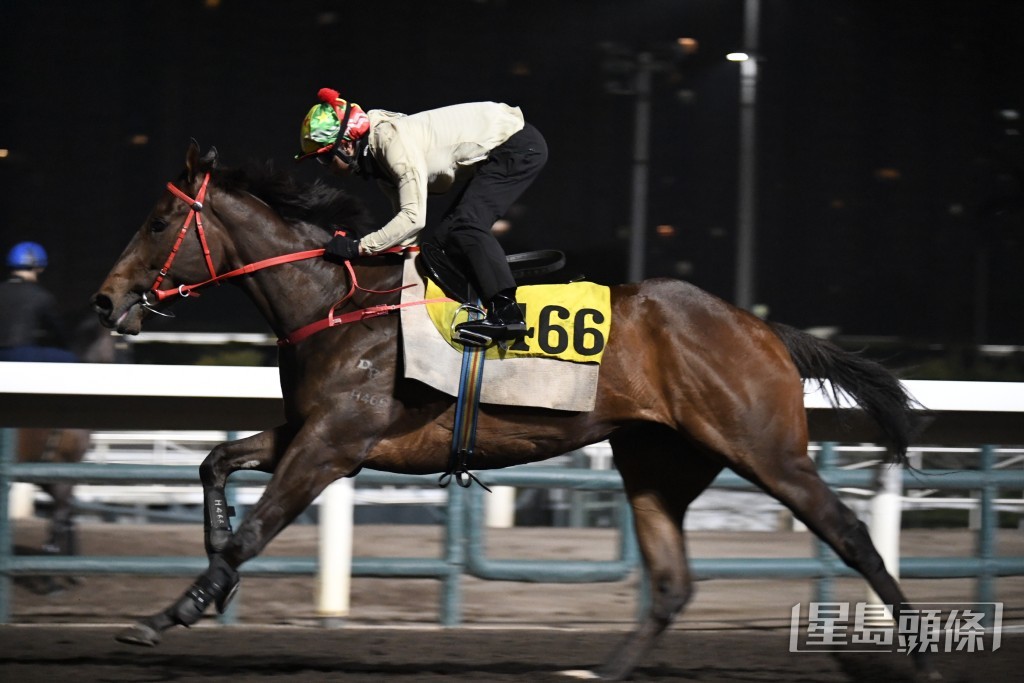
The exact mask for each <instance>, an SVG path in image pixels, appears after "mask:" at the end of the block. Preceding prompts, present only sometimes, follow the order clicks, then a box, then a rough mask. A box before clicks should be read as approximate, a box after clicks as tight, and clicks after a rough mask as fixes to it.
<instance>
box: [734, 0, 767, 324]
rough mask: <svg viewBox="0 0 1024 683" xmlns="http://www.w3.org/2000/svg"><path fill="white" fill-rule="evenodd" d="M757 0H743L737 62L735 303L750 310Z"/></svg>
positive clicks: (754, 186) (759, 8)
mask: <svg viewBox="0 0 1024 683" xmlns="http://www.w3.org/2000/svg"><path fill="white" fill-rule="evenodd" d="M760 5H761V0H746V3H745V6H744V27H743V47H744V49H745V50H746V52H747V54H748V55H749V57H748V58H747V59H746V60H744V61H742V62H740V131H739V135H740V140H739V147H740V154H739V174H738V176H739V184H738V188H737V189H738V194H739V197H738V209H737V216H736V287H735V290H736V291H735V303H736V305H737V306H739V307H740V308H743V309H746V310H748V311H749V310H750V309H751V308H753V306H754V280H755V277H754V276H755V259H754V255H755V251H756V246H757V244H756V237H755V216H754V211H755V205H756V201H757V185H756V180H757V148H756V128H755V124H756V109H757V51H758V23H759V20H760V19H759V15H760V13H761V7H760Z"/></svg>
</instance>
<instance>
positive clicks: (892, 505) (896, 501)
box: [867, 465, 903, 605]
mask: <svg viewBox="0 0 1024 683" xmlns="http://www.w3.org/2000/svg"><path fill="white" fill-rule="evenodd" d="M902 517H903V468H902V467H900V466H897V465H892V466H885V465H883V466H882V467H881V468H880V469H879V470H878V493H876V494H875V497H874V498H872V499H871V525H870V530H871V540H872V542H873V543H874V544H875V548H876V549H877V550H878V552H879V554H880V555H881V556H882V561H883V562H884V563H885V568H886V569H887V570H888V571H889V573H890V574H892V578H894V579H896V580H897V581H898V580H899V578H900V525H901V524H902ZM867 601H868V602H869V603H872V604H876V605H877V604H879V603H881V598H879V597H878V595H876V594H875V592H874V591H872V590H869V591H868V598H867Z"/></svg>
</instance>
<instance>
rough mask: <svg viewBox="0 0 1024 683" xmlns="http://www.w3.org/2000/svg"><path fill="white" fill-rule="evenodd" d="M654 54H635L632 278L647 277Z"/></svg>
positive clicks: (630, 256)
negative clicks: (648, 182) (648, 187)
mask: <svg viewBox="0 0 1024 683" xmlns="http://www.w3.org/2000/svg"><path fill="white" fill-rule="evenodd" d="M653 69H654V58H653V57H652V56H651V53H650V52H641V53H640V54H638V55H637V56H636V71H635V72H634V75H633V91H634V92H633V94H634V97H635V102H636V106H635V112H634V122H633V194H632V207H631V209H630V233H629V281H630V282H640V281H641V280H643V279H644V266H645V256H646V254H645V251H646V249H647V245H646V241H647V229H646V224H647V173H648V166H649V163H650V136H651V72H652V71H653Z"/></svg>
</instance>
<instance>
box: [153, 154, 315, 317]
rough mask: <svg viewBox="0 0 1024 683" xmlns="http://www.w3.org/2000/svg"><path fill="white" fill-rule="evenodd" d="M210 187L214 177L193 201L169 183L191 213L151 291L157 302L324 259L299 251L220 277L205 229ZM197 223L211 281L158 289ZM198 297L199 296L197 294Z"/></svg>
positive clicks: (169, 188) (308, 252) (171, 190)
mask: <svg viewBox="0 0 1024 683" xmlns="http://www.w3.org/2000/svg"><path fill="white" fill-rule="evenodd" d="M209 183H210V174H209V173H207V174H206V176H205V177H204V178H203V183H202V185H200V186H199V192H197V193H196V196H195V198H192V197H189V196H188V195H187V194H185V193H184V192H182V191H181V190H179V189H178V188H177V187H175V186H174V183H167V189H168V190H170V192H171V194H173V195H174V196H175V197H177V198H179V199H180V200H181V201H183V202H185V203H186V204H188V206H189V212H188V215H187V216H186V217H185V224H184V225H182V226H181V230H179V231H178V237H177V239H176V240H175V241H174V246H172V247H171V253H170V254H168V255H167V261H166V262H165V263H164V266H163V268H161V269H160V272H159V273H158V274H157V276H156V280H155V281H154V282H153V286H152V287H150V291H152V292H153V295H154V296H155V297H156V300H157V302H160V301H163V300H164V299H167V298H170V297H172V296H182V297H186V296H191V295H192V294H193V292H194V291H195V290H197V289H199V288H200V287H205V286H206V285H211V284H213V283H215V282H220V281H221V280H227V279H229V278H233V277H238V276H239V275H247V274H248V273H255V272H256V271H258V270H263V269H264V268H270V267H271V266H276V265H280V264H282V263H292V262H294V261H303V260H305V259H311V258H316V257H317V256H323V254H324V250H323V249H309V250H307V251H299V252H295V253H293V254H285V255H283V256H275V257H273V258H268V259H264V260H262V261H257V262H255V263H250V264H248V265H244V266H242V267H241V268H236V269H235V270H232V271H229V272H227V273H223V274H221V275H217V269H216V268H215V267H214V265H213V259H212V258H211V257H210V246H209V245H208V244H207V242H206V230H204V229H203V214H202V210H203V200H204V199H205V198H206V188H207V186H208V185H209ZM193 221H195V225H196V235H198V236H199V244H200V246H201V247H202V249H203V257H204V258H205V259H206V269H207V270H208V271H209V273H210V278H209V279H208V280H204V281H202V282H197V283H195V284H192V285H179V286H178V287H177V288H176V289H158V287H159V286H160V285H161V284H162V283H163V281H164V278H165V277H167V273H168V272H170V270H171V264H172V263H174V259H175V257H177V255H178V249H180V248H181V243H182V242H183V241H184V239H185V235H186V233H188V229H189V228H190V227H191V226H192V222H193ZM196 296H199V295H198V294H196ZM143 303H144V304H146V305H149V301H147V300H146V297H145V296H143Z"/></svg>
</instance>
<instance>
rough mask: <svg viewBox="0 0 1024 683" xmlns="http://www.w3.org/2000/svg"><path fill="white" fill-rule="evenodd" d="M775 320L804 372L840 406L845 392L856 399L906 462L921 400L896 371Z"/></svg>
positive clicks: (774, 325)
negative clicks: (906, 386)
mask: <svg viewBox="0 0 1024 683" xmlns="http://www.w3.org/2000/svg"><path fill="white" fill-rule="evenodd" d="M770 325H771V328H772V330H773V331H774V332H775V334H777V335H778V337H779V339H781V340H782V343H783V344H785V345H786V349H787V350H789V355H790V356H791V357H792V358H793V363H794V364H795V365H796V368H797V370H798V371H799V372H800V377H802V378H804V379H811V380H815V381H817V382H819V383H820V385H821V386H822V388H823V389H826V390H825V391H824V393H825V395H826V396H828V399H829V402H830V403H831V404H832V405H833V407H838V406H839V404H840V398H841V396H842V395H846V396H848V397H849V398H851V399H852V400H853V401H854V402H855V403H856V404H857V406H858V407H860V409H861V410H863V411H864V412H865V413H867V414H868V415H869V416H870V417H871V419H873V420H874V421H875V422H876V423H877V424H878V426H879V428H880V429H881V430H882V434H883V435H884V437H885V441H886V442H887V443H888V445H889V447H890V449H891V453H892V458H893V461H894V462H896V463H898V464H902V465H905V464H906V459H907V458H906V456H907V447H908V446H909V445H910V440H911V437H912V436H913V434H914V431H915V430H914V419H913V410H914V409H915V407H919V404H918V403H917V401H915V400H914V397H913V396H911V395H910V394H909V393H908V392H907V390H906V389H905V388H904V387H903V385H902V384H901V383H900V381H899V380H898V379H897V378H896V376H895V375H893V374H892V373H891V372H889V370H887V369H886V368H884V367H883V366H881V365H879V364H878V363H876V362H874V361H872V360H868V359H867V358H864V357H862V356H859V355H857V354H856V353H851V352H849V351H846V350H844V349H841V348H839V347H838V346H836V345H835V344H832V343H830V342H827V341H825V340H823V339H818V338H817V337H814V336H811V335H810V334H807V333H806V332H801V331H800V330H797V329H795V328H793V327H789V326H788V325H782V324H780V323H770ZM826 382H828V383H829V385H830V387H829V386H827V385H826V384H825V383H826Z"/></svg>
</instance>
